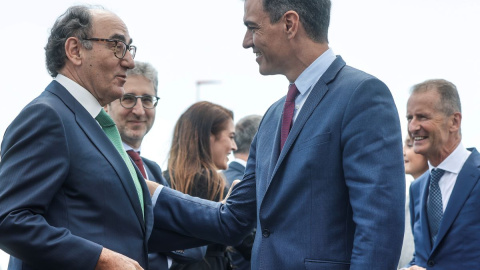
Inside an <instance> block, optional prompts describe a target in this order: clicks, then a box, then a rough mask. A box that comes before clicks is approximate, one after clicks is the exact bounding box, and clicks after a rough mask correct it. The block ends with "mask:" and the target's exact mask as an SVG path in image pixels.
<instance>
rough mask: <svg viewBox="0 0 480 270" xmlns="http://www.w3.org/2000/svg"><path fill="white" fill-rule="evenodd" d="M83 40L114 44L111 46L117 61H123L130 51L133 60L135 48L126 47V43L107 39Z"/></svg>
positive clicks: (131, 46)
mask: <svg viewBox="0 0 480 270" xmlns="http://www.w3.org/2000/svg"><path fill="white" fill-rule="evenodd" d="M83 40H91V41H103V42H114V43H115V44H114V45H113V54H114V55H115V57H117V58H118V59H123V57H125V54H126V53H127V50H129V51H130V53H131V54H132V58H135V53H136V52H137V47H136V46H133V45H127V43H125V42H123V41H121V40H118V39H107V38H84V39H83Z"/></svg>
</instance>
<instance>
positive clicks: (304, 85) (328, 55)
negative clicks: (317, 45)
mask: <svg viewBox="0 0 480 270" xmlns="http://www.w3.org/2000/svg"><path fill="white" fill-rule="evenodd" d="M335 59H336V56H335V54H334V53H333V50H332V49H331V48H329V49H328V50H326V51H325V52H324V53H322V55H320V56H319V57H318V58H317V59H315V61H313V63H312V64H310V66H308V67H307V68H306V69H305V70H304V71H303V72H302V74H300V76H298V78H297V79H296V80H295V86H297V89H298V91H299V92H300V95H303V94H305V93H306V92H307V91H308V90H309V89H310V88H311V87H312V86H313V85H315V84H316V83H317V82H318V80H319V79H320V77H322V76H323V74H324V73H325V71H327V69H328V67H329V66H330V65H331V64H332V63H333V61H335Z"/></svg>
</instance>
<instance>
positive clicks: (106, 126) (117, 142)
mask: <svg viewBox="0 0 480 270" xmlns="http://www.w3.org/2000/svg"><path fill="white" fill-rule="evenodd" d="M95 119H96V120H97V121H98V123H99V124H100V126H102V129H103V131H104V132H105V134H106V135H107V137H108V138H109V139H110V141H111V142H112V143H113V145H114V146H115V148H116V149H117V151H118V153H120V156H122V158H123V161H124V162H125V164H127V167H128V170H129V171H130V175H131V176H132V179H133V183H134V184H135V188H136V189H137V194H138V198H139V199H140V205H141V207H142V214H143V215H144V216H145V214H144V213H143V212H144V206H143V192H142V186H141V185H140V180H139V179H138V176H137V172H136V171H135V168H134V167H133V164H132V162H131V161H130V158H128V155H127V152H125V149H123V145H122V139H121V138H120V133H118V129H117V126H116V125H115V122H113V120H112V118H110V116H109V115H108V114H107V113H106V112H105V111H104V110H103V109H102V110H101V111H100V113H99V114H98V115H97V117H95Z"/></svg>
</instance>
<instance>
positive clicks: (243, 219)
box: [149, 139, 256, 251]
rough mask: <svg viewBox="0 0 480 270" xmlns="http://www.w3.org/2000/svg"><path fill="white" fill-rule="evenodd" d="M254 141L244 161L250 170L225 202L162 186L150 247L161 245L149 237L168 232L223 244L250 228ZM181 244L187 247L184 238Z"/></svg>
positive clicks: (233, 242)
mask: <svg viewBox="0 0 480 270" xmlns="http://www.w3.org/2000/svg"><path fill="white" fill-rule="evenodd" d="M254 144H255V139H254V142H253V143H252V147H251V150H250V157H249V160H248V164H247V171H249V170H248V168H249V167H250V171H251V172H252V173H250V174H247V173H246V174H245V177H244V179H243V181H241V182H240V183H238V184H237V185H236V186H235V187H234V188H233V190H232V193H231V194H230V197H229V198H228V200H227V202H226V204H222V203H219V202H212V201H209V200H203V199H199V198H196V197H192V196H189V195H186V194H183V193H181V192H178V191H175V190H172V189H170V188H167V187H164V188H163V189H162V191H161V192H160V194H159V196H158V199H157V201H156V204H155V206H154V226H153V231H152V238H151V240H150V241H149V242H150V246H149V247H150V248H151V249H153V250H154V251H155V250H156V249H162V247H160V245H155V243H156V241H155V240H153V241H152V239H157V240H160V239H162V237H172V234H182V235H186V236H189V237H193V238H199V239H203V240H206V241H210V242H215V243H220V244H223V245H226V246H235V245H237V244H239V243H240V242H241V241H242V240H243V239H244V238H245V236H246V235H247V234H248V233H250V232H251V230H252V229H253V226H254V221H255V213H256V212H255V211H256V197H255V194H256V186H255V174H254V168H255V150H254V146H253V145H254ZM162 220H168V222H162ZM192 224H195V226H192ZM207 243H208V242H207ZM176 244H177V245H178V244H180V243H176ZM181 244H184V245H185V247H184V248H188V247H191V245H189V243H188V241H183V243H181ZM203 244H206V242H203ZM179 248H182V247H179ZM176 249H178V248H176Z"/></svg>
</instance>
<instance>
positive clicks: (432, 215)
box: [427, 169, 445, 246]
mask: <svg viewBox="0 0 480 270" xmlns="http://www.w3.org/2000/svg"><path fill="white" fill-rule="evenodd" d="M444 172H445V171H444V170H442V169H433V170H432V172H431V174H430V187H429V194H428V202H427V213H428V226H429V227H430V240H431V241H432V246H433V245H434V244H435V240H437V234H438V228H439V227H440V222H441V221H442V217H443V203H442V192H441V191H440V186H439V185H438V181H439V180H440V178H442V175H443V173H444Z"/></svg>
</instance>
